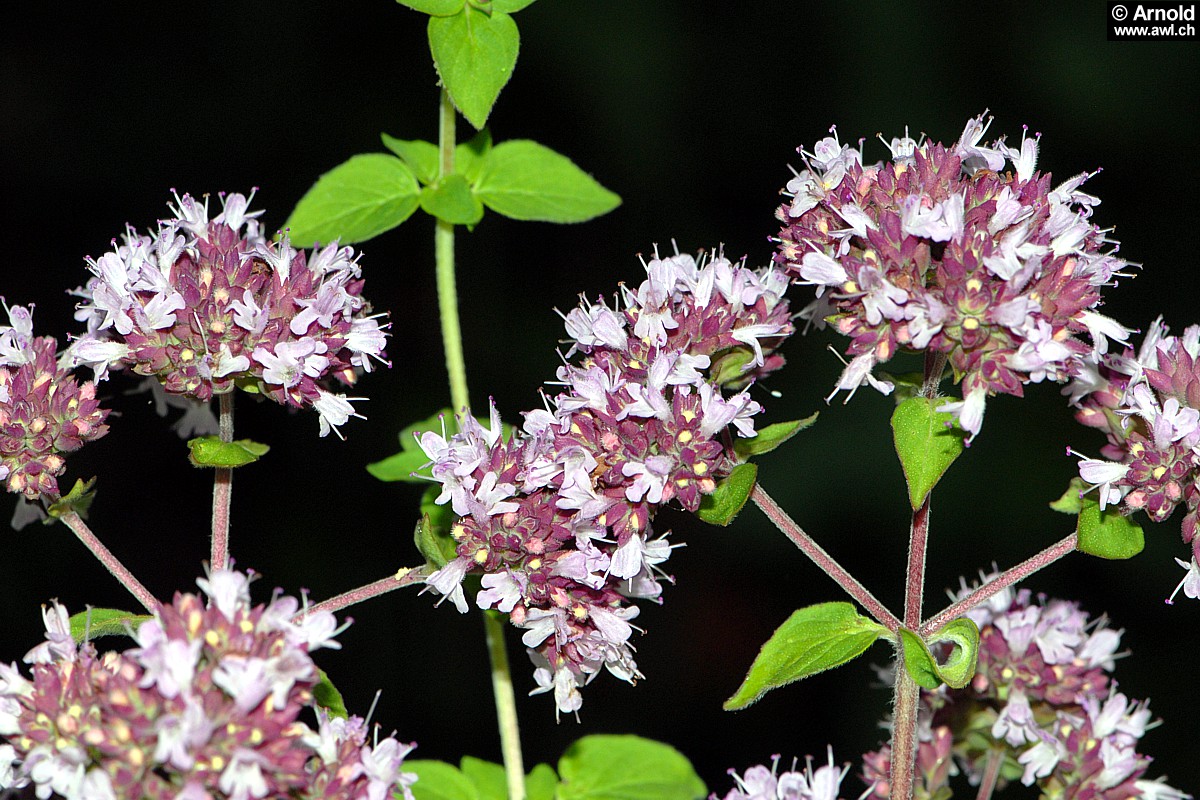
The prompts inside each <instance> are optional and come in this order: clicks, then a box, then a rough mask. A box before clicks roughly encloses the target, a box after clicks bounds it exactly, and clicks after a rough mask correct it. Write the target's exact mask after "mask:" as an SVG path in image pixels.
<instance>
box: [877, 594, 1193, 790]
mask: <svg viewBox="0 0 1200 800" xmlns="http://www.w3.org/2000/svg"><path fill="white" fill-rule="evenodd" d="M968 593H969V590H968V588H967V587H966V586H964V587H963V589H962V591H961V592H960V593H959V595H958V596H959V597H963V596H966V594H968ZM967 616H969V617H971V619H973V620H974V621H975V622H976V623H977V624H978V625H979V634H980V641H979V662H978V669H977V672H976V674H975V677H974V678H973V679H972V681H971V683H970V684H969V685H968V686H966V687H964V688H963V689H957V690H952V689H948V688H947V687H942V688H941V689H939V690H937V691H933V692H929V691H922V693H921V701H922V703H921V705H922V708H921V713H922V715H923V719H922V724H921V726H920V728H919V733H920V734H921V737H920V738H921V739H922V742H921V749H920V751H919V754H918V770H919V773H920V774H921V775H922V776H923V777H924V781H918V791H917V794H916V795H915V796H916V797H918V798H922V800H925V799H928V798H943V797H949V796H950V794H949V791H948V789H947V787H946V781H947V780H948V778H949V776H950V775H951V774H954V772H955V770H954V769H953V767H955V766H957V768H958V769H961V770H962V771H963V772H965V773H966V774H967V776H968V779H969V780H970V782H971V783H972V784H973V785H978V784H979V783H980V782H981V781H982V780H985V778H986V780H989V781H995V782H996V786H997V787H1001V786H1003V785H1004V784H1006V783H1008V782H1010V781H1014V780H1020V782H1021V783H1023V784H1024V785H1026V786H1031V785H1033V784H1034V783H1037V784H1038V785H1039V786H1040V787H1041V790H1042V795H1043V796H1045V797H1057V798H1064V800H1072V799H1074V800H1084V798H1087V800H1129V798H1138V797H1145V798H1150V800H1168V799H1172V800H1180V799H1181V798H1185V797H1188V795H1186V794H1185V793H1183V792H1181V791H1179V790H1177V789H1174V788H1172V787H1170V786H1167V785H1166V784H1165V783H1163V782H1162V781H1150V780H1145V779H1144V778H1143V775H1144V774H1145V772H1146V769H1147V767H1148V766H1149V764H1150V761H1151V759H1150V757H1149V756H1146V755H1143V754H1141V753H1139V752H1138V749H1137V746H1138V741H1139V740H1140V739H1141V737H1142V735H1143V734H1144V733H1145V732H1146V730H1147V729H1148V728H1150V727H1152V721H1151V716H1150V710H1149V707H1148V702H1146V701H1142V702H1131V701H1130V700H1129V698H1128V697H1126V696H1125V695H1124V694H1121V693H1120V692H1118V691H1117V689H1116V685H1115V683H1113V682H1112V679H1111V676H1110V673H1111V672H1112V669H1113V665H1114V660H1115V658H1116V657H1117V650H1118V648H1119V647H1120V641H1121V632H1120V631H1116V630H1113V629H1111V628H1109V627H1107V626H1106V624H1105V620H1104V619H1103V618H1101V619H1099V620H1092V619H1089V617H1088V615H1087V613H1086V612H1084V611H1083V610H1082V609H1080V608H1079V606H1078V604H1076V603H1073V602H1068V601H1065V600H1048V599H1046V598H1044V597H1040V596H1039V597H1036V598H1035V597H1034V596H1033V595H1032V594H1031V593H1030V592H1029V590H1027V589H1021V590H1019V591H1013V590H1009V589H1006V590H1004V591H1002V592H1000V593H998V594H996V595H995V596H993V597H992V598H991V599H990V600H988V602H986V603H985V604H983V605H981V606H978V607H976V608H974V609H972V610H971V611H969V612H967ZM951 742H953V756H954V761H955V764H951V763H950V761H949V756H950V753H951V746H950V745H951ZM889 761H890V753H889V751H888V748H887V747H884V748H883V750H881V751H878V752H876V753H870V754H868V755H867V756H865V757H864V763H865V765H866V768H865V770H864V779H865V780H866V781H867V783H868V784H872V785H874V786H875V789H874V792H875V794H874V796H876V797H879V798H886V797H887V786H886V779H887V769H888V764H889Z"/></svg>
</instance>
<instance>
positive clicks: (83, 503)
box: [46, 478, 96, 519]
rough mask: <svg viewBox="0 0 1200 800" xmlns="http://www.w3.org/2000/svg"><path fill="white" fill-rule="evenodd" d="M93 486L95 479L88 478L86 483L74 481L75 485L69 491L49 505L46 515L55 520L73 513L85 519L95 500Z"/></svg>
mask: <svg viewBox="0 0 1200 800" xmlns="http://www.w3.org/2000/svg"><path fill="white" fill-rule="evenodd" d="M95 485H96V479H95V478H88V479H87V480H86V481H84V480H77V481H75V485H74V486H72V487H71V491H69V492H67V493H66V494H64V495H63V496H62V497H60V498H58V499H57V500H55V501H54V502H53V503H51V504H50V505H49V507H47V508H46V513H47V514H49V515H50V516H51V517H53V518H55V519H57V518H59V517H61V516H63V515H64V514H69V513H71V512H72V511H73V512H75V513H76V514H78V515H79V516H80V517H81V518H82V519H87V511H88V509H89V508H91V506H92V501H93V500H95V499H96V493H95V491H93V488H92V487H94V486H95Z"/></svg>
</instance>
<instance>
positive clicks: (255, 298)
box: [71, 194, 386, 436]
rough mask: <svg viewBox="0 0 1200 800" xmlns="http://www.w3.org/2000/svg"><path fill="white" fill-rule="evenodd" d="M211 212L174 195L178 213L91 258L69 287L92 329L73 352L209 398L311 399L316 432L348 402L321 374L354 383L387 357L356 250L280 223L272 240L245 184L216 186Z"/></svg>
mask: <svg viewBox="0 0 1200 800" xmlns="http://www.w3.org/2000/svg"><path fill="white" fill-rule="evenodd" d="M222 199H223V209H222V211H221V213H220V214H218V215H216V216H215V217H213V218H212V219H209V211H208V199H207V197H206V198H205V200H204V202H203V203H199V202H197V201H196V200H195V199H193V198H192V197H191V196H190V195H186V194H185V195H184V196H183V197H181V198H180V197H177V198H176V202H177V205H175V206H172V207H171V208H172V211H173V212H174V216H173V217H172V218H170V219H166V220H161V221H160V222H159V224H158V230H157V231H156V232H153V233H152V234H151V235H148V236H143V235H140V234H138V233H137V232H136V231H135V230H133V229H132V228H127V229H126V231H125V234H124V235H123V237H122V243H121V244H117V243H116V242H114V249H113V250H111V251H110V252H108V253H105V254H104V255H102V256H101V257H100V258H98V259H88V267H89V269H90V271H91V273H92V275H93V277H92V278H91V279H90V280H89V281H88V283H87V286H85V287H84V288H82V289H79V290H77V291H76V294H78V295H79V296H81V297H82V298H83V302H82V303H81V304H80V306H79V311H78V312H77V314H76V318H77V319H79V320H80V321H82V322H86V323H87V333H86V334H85V335H84V336H82V337H81V338H80V339H79V340H78V341H77V342H75V344H74V345H73V346H72V348H71V352H72V356H73V359H74V363H76V364H87V365H90V366H92V367H93V368H94V369H95V370H96V375H97V379H101V378H103V377H105V375H106V374H107V372H108V370H109V369H110V368H114V367H129V368H130V369H132V370H133V371H134V372H136V373H138V374H140V375H151V376H155V377H156V378H157V379H158V380H160V381H161V382H162V384H163V387H164V388H165V389H166V390H167V391H168V392H170V393H172V394H178V395H185V396H188V397H192V398H195V399H197V400H201V401H207V400H209V399H211V398H212V396H213V395H214V394H225V393H228V392H232V391H233V390H234V389H235V388H237V387H241V388H243V389H246V390H248V391H253V392H257V393H260V394H263V395H265V396H267V397H269V398H271V399H272V400H274V401H275V402H277V403H281V404H283V405H290V406H295V407H306V406H312V407H313V408H315V409H316V410H317V413H318V414H320V421H321V435H322V436H325V435H327V434H328V433H329V431H330V430H331V429H334V430H336V428H337V426H339V425H341V424H343V423H345V422H346V421H347V420H348V419H349V418H350V417H351V416H358V415H357V414H355V413H354V410H353V407H352V406H351V405H350V400H352V399H357V398H347V397H346V396H345V395H344V394H334V393H333V392H331V391H329V390H328V389H327V388H325V386H324V385H323V382H322V378H325V377H326V376H333V377H336V378H337V379H338V380H340V381H342V382H343V383H347V384H349V383H353V382H354V379H355V370H356V369H361V370H364V371H370V370H371V368H372V359H377V360H380V361H382V360H383V358H384V354H383V348H384V344H385V336H386V334H385V331H384V327H386V326H380V324H379V315H372V314H371V313H370V311H371V308H370V305H369V304H368V303H366V301H364V300H363V298H362V296H361V294H362V287H363V281H362V279H361V277H360V275H361V270H360V269H359V266H358V256H357V255H355V253H354V251H353V249H351V248H350V247H339V246H338V245H337V243H334V244H331V245H328V246H326V247H324V248H321V249H317V250H314V251H313V253H312V255H311V256H306V255H305V253H304V252H302V251H297V250H296V249H295V248H293V247H292V246H291V245H290V244H289V243H288V239H287V236H286V235H284V236H283V237H281V238H280V240H279V241H270V240H269V239H266V238H264V237H263V235H262V230H261V228H260V225H259V223H258V220H257V218H258V216H259V215H260V214H261V213H262V212H260V211H255V212H248V210H247V209H248V206H249V200H248V199H247V198H246V197H244V196H243V195H240V194H230V195H227V196H224V197H223V198H222Z"/></svg>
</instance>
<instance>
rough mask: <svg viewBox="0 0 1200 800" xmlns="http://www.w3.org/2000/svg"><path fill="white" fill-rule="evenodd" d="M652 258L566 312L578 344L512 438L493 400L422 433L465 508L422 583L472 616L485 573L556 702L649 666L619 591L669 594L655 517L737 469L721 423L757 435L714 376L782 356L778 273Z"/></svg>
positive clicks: (569, 705)
mask: <svg viewBox="0 0 1200 800" xmlns="http://www.w3.org/2000/svg"><path fill="white" fill-rule="evenodd" d="M645 268H646V272H647V278H646V280H645V281H644V282H643V283H642V284H641V286H639V287H638V288H637V289H636V290H630V289H623V290H622V294H621V297H620V299H619V302H618V303H616V304H615V305H616V307H615V308H610V307H609V306H608V305H606V304H605V303H604V302H602V301H601V302H597V303H591V302H589V301H587V300H586V299H585V300H584V301H583V302H582V304H581V305H580V306H579V307H578V308H576V309H574V310H573V311H571V312H570V313H569V314H567V315H565V322H566V330H567V334H568V335H569V336H570V340H571V342H572V344H571V348H570V350H569V351H568V353H567V354H566V355H567V357H568V358H570V357H571V356H572V355H575V354H580V355H581V356H582V357H581V359H580V360H579V363H577V364H576V363H570V362H568V363H566V364H564V366H562V367H560V368H559V370H558V382H559V383H560V384H561V385H562V386H563V387H564V388H563V391H562V392H561V393H560V394H558V395H557V396H556V397H555V398H554V399H553V401H552V402H550V403H548V406H549V407H548V408H547V409H541V410H537V411H532V412H527V413H526V414H525V415H524V416H525V421H524V426H523V429H522V430H521V431H520V432H519V433H517V434H515V435H513V436H511V437H510V438H508V439H507V440H505V438H504V437H503V435H502V432H501V425H500V420H499V415H498V414H497V412H496V410H495V409H494V408H493V409H492V413H491V421H490V428H487V427H484V426H483V425H481V424H479V423H478V422H477V421H476V420H474V419H472V418H470V417H469V416H468V417H466V418H463V419H462V420H460V423H459V426H460V432H459V433H458V434H456V435H454V436H453V437H450V438H447V437H446V436H445V435H444V434H445V432H444V431H443V434H442V435H438V434H437V433H436V432H428V433H425V434H423V435H422V436H421V437H420V439H419V441H420V444H421V447H422V449H423V450H424V451H425V453H426V455H427V456H428V457H429V459H430V461H431V462H432V475H433V478H434V480H436V481H438V482H439V483H441V485H442V491H441V495H440V496H439V497H438V498H437V500H438V502H439V503H445V502H450V503H451V504H452V506H453V510H454V513H455V514H456V515H458V519H457V521H456V522H455V523H454V525H453V529H452V533H453V536H454V539H455V541H456V542H457V558H455V559H454V560H452V561H451V562H450V563H448V564H446V565H445V566H444V567H442V568H441V569H439V570H438V571H437V572H435V573H433V574H432V575H430V576H429V578H428V579H427V581H426V582H427V584H428V585H429V586H431V587H432V588H434V589H435V590H437V591H438V592H440V593H441V594H442V595H445V596H448V597H450V598H452V599H453V601H454V603H455V605H456V606H457V607H458V608H459V610H460V611H466V608H467V604H466V600H465V597H464V590H463V586H462V581H463V578H464V576H465V575H466V574H467V573H469V572H470V573H479V574H482V583H483V590H482V591H481V592H479V594H478V596H477V598H476V602H477V604H478V605H479V606H480V607H481V608H495V609H498V610H500V611H502V612H505V613H507V614H509V616H510V619H511V621H512V623H513V624H514V625H516V626H517V627H519V628H523V629H525V634H524V637H523V641H524V643H525V645H526V646H527V647H528V648H530V655H531V658H532V659H533V661H534V663H535V665H536V667H537V669H536V670H535V673H534V677H535V679H536V680H537V682H538V684H539V689H538V690H536V691H551V690H553V692H554V698H555V703H556V707H557V709H558V710H559V711H565V712H573V711H575V710H577V709H578V708H579V706H580V704H581V702H582V698H581V696H580V694H579V691H578V688H579V687H580V686H582V685H583V684H585V683H586V682H588V681H590V680H591V679H592V678H593V677H595V675H596V674H597V672H598V671H599V670H600V668H601V667H607V669H608V670H609V671H610V672H612V673H614V674H615V675H617V676H618V677H620V678H622V679H624V680H627V681H630V682H633V681H634V680H635V679H636V678H637V677H639V673H638V671H637V665H636V664H635V662H634V659H633V654H632V649H633V648H632V647H631V646H630V644H629V637H630V634H631V631H632V626H631V625H630V620H632V619H633V618H634V617H635V616H637V613H638V609H637V607H636V606H632V605H630V604H629V603H628V602H627V598H631V597H640V598H652V599H656V598H658V597H659V595H660V593H661V591H662V586H661V585H660V583H659V581H658V578H659V577H662V576H663V573H662V571H661V566H660V565H661V564H662V563H663V562H665V561H666V560H667V558H668V556H669V555H670V552H671V547H670V546H669V545H668V544H667V543H666V541H665V538H662V537H660V538H654V534H653V532H652V530H651V517H652V516H653V514H654V512H655V510H656V508H657V507H658V506H660V505H662V504H664V503H668V502H670V501H672V500H674V501H677V502H678V503H679V504H680V505H682V506H683V507H684V508H686V509H688V510H690V511H695V510H696V509H697V508H698V507H699V505H700V501H701V498H702V497H703V495H705V494H709V493H711V492H712V491H713V490H714V489H715V487H716V481H717V480H718V479H720V478H722V477H724V476H725V475H727V474H728V473H729V472H730V470H731V469H732V468H733V467H734V466H735V465H736V463H737V462H736V459H735V456H734V453H733V448H732V440H731V438H730V436H729V433H728V431H727V429H728V427H729V426H730V425H732V426H733V427H734V428H736V430H737V432H738V434H739V435H741V436H746V437H748V436H753V435H754V426H753V422H752V420H751V417H752V415H754V414H756V413H757V412H759V411H760V410H761V407H760V406H759V404H758V403H756V402H755V401H754V400H752V399H751V398H750V395H749V394H748V392H747V391H746V390H745V389H741V390H738V391H732V390H731V391H730V392H729V395H728V396H726V395H725V394H724V393H723V392H722V388H723V387H726V388H729V387H733V388H735V389H736V388H739V387H744V386H746V385H748V384H749V383H751V382H752V381H754V380H756V379H757V378H759V377H761V376H763V375H765V374H767V373H769V372H771V371H773V370H774V369H777V368H778V367H779V366H781V365H782V363H783V358H782V356H780V355H779V354H778V353H776V352H775V351H776V348H777V347H778V346H779V344H780V343H781V342H782V340H783V339H784V337H786V336H787V335H789V334H790V333H791V332H792V325H791V321H790V318H789V313H788V307H787V303H786V301H784V300H783V292H784V290H785V289H786V287H787V278H786V277H785V276H784V275H783V274H782V273H781V272H780V271H778V270H775V269H771V268H767V269H763V270H753V269H750V268H747V267H746V266H745V265H744V264H733V263H731V262H730V261H729V260H728V259H726V258H724V257H723V256H720V255H718V256H716V257H713V258H711V259H704V258H702V259H700V260H699V261H697V260H695V259H693V258H692V257H691V256H687V255H675V256H672V257H668V258H659V257H658V256H657V254H656V255H655V257H654V258H653V259H652V260H651V261H650V262H649V263H647V264H645Z"/></svg>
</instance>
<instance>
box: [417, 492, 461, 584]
mask: <svg viewBox="0 0 1200 800" xmlns="http://www.w3.org/2000/svg"><path fill="white" fill-rule="evenodd" d="M440 492H441V487H440V486H431V487H429V489H427V490H426V492H425V494H424V495H423V496H422V498H421V518H420V519H419V520H417V527H416V530H414V531H413V542H414V543H415V544H416V545H417V550H418V551H419V552H420V553H421V555H423V556H425V561H426V562H428V563H430V564H432V565H433V566H434V567H437V568H438V569H441V568H442V567H444V566H446V564H448V563H449V562H451V561H453V560H454V559H455V558H457V556H458V553H456V552H455V548H456V547H457V546H458V542H456V541H454V539H453V538H452V537H451V536H450V526H451V525H452V524H453V523H454V518H455V515H454V511H453V509H452V508H451V507H450V505H449V504H446V505H440V506H439V505H437V504H436V503H434V502H433V498H436V497H437V496H438V494H440Z"/></svg>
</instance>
